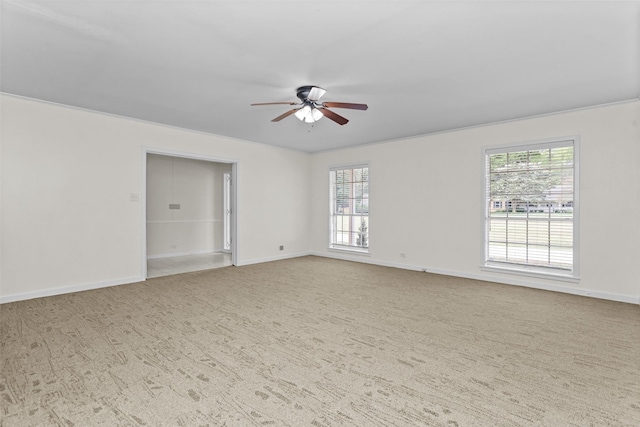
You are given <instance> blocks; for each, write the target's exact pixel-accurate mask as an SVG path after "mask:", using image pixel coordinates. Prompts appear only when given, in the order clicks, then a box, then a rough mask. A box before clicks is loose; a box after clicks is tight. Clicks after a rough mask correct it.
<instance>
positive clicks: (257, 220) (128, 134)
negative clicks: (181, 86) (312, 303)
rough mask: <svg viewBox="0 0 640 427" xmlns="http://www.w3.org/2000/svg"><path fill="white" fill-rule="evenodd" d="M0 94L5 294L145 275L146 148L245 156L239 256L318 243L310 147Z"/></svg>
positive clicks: (240, 163)
mask: <svg viewBox="0 0 640 427" xmlns="http://www.w3.org/2000/svg"><path fill="white" fill-rule="evenodd" d="M0 102H1V108H2V110H1V111H2V129H1V135H0V137H1V139H2V153H1V166H0V170H1V173H2V193H1V197H2V199H1V212H0V214H1V217H0V218H1V224H0V236H1V237H2V239H1V245H2V247H1V254H2V259H1V261H0V270H1V271H0V301H2V302H6V301H12V300H16V299H26V298H31V297H36V296H44V295H51V294H56V293H62V292H68V291H73V290H79V289H89V288H92V287H100V286H108V285H112V284H121V283H127V282H133V281H137V280H144V278H143V276H142V269H143V268H142V267H143V266H142V262H143V252H144V251H143V239H142V235H143V229H144V228H143V227H144V223H145V218H144V217H143V215H142V212H143V207H142V203H141V202H132V201H130V196H131V194H139V195H141V196H142V195H143V191H144V189H143V188H142V183H143V172H142V171H143V152H144V150H143V147H154V148H157V149H159V150H163V151H176V152H181V153H194V154H198V155H202V156H207V157H215V158H217V159H221V160H225V161H226V160H229V161H237V182H236V186H237V191H238V198H237V218H238V235H237V239H238V240H237V247H238V250H237V254H236V255H237V259H238V264H239V265H242V264H247V263H253V262H259V261H264V260H270V259H278V258H283V257H288V256H295V255H298V254H301V253H307V251H308V249H309V244H308V235H309V232H308V227H307V225H308V220H307V218H308V217H309V203H308V188H309V181H308V179H309V173H308V170H309V164H310V156H309V155H308V154H305V153H301V152H296V151H291V150H285V149H280V148H275V147H270V146H267V145H263V144H257V143H251V142H244V141H239V140H234V139H230V138H224V137H219V136H215V135H208V134H202V133H197V132H190V131H185V130H181V129H175V128H171V127H166V126H160V125H154V124H150V123H145V122H140V121H135V120H129V119H125V118H121V117H114V116H109V115H105V114H99V113H94V112H89V111H83V110H78V109H73V108H68V107H64V106H58V105H53V104H48V103H43V102H39V101H33V100H28V99H23V98H18V97H12V96H7V95H1V96H0ZM274 188H277V189H278V191H273V189H274ZM279 245H284V246H285V250H284V251H279Z"/></svg>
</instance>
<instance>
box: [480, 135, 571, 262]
mask: <svg viewBox="0 0 640 427" xmlns="http://www.w3.org/2000/svg"><path fill="white" fill-rule="evenodd" d="M485 157H486V176H485V188H486V203H485V209H486V215H485V227H486V240H485V243H486V245H485V262H486V264H487V265H500V264H502V265H506V266H512V267H518V266H520V267H524V268H527V269H530V268H534V269H537V270H542V271H556V272H560V273H562V272H565V273H567V272H572V271H573V270H574V241H575V239H574V237H575V233H576V227H575V225H576V224H575V221H574V219H575V218H576V216H575V215H576V213H577V212H576V211H574V209H576V208H577V204H576V200H575V197H574V196H575V188H576V184H577V182H576V173H575V171H576V168H575V159H576V156H575V144H574V141H573V140H567V141H554V142H549V143H541V144H532V145H530V146H517V147H512V148H496V149H490V150H486V151H485Z"/></svg>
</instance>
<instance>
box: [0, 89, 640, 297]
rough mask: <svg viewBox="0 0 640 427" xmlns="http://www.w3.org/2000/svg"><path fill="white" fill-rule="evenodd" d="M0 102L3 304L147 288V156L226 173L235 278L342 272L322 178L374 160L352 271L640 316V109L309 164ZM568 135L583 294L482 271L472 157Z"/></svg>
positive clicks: (345, 153) (260, 149) (127, 123)
mask: <svg viewBox="0 0 640 427" xmlns="http://www.w3.org/2000/svg"><path fill="white" fill-rule="evenodd" d="M0 100H1V107H2V128H1V135H0V137H1V143H2V146H1V149H2V152H1V163H0V172H1V174H2V175H1V185H2V192H1V193H0V196H1V199H0V201H1V209H0V220H1V224H0V237H1V238H0V242H1V247H0V254H1V260H0V301H2V302H6V301H12V300H16V299H26V298H31V297H35V296H44V295H50V294H56V293H62V292H68V291H72V290H75V289H78V290H79V289H88V288H91V287H100V286H108V285H112V284H121V283H127V282H133V281H136V280H143V277H142V261H143V257H142V255H143V252H144V251H143V248H144V246H143V241H142V230H144V224H145V218H144V217H143V215H142V212H143V209H142V206H141V203H140V202H132V201H130V196H131V194H143V191H144V189H143V188H142V182H143V174H142V171H143V164H144V163H143V153H144V150H143V147H152V148H156V149H158V150H160V151H174V152H179V153H193V154H197V155H200V156H206V157H215V158H217V159H219V160H222V161H230V162H233V161H237V173H238V177H237V183H236V184H237V188H238V200H237V209H238V212H237V214H238V236H237V237H238V251H237V256H238V264H239V265H243V264H249V263H254V262H261V261H268V260H272V259H279V258H284V257H290V256H296V255H302V254H306V253H314V254H318V255H323V256H335V257H342V258H349V257H346V256H344V255H342V254H338V253H336V252H331V251H329V250H327V246H328V227H329V225H328V208H327V201H328V181H327V180H328V168H329V167H330V166H332V165H336V164H344V163H349V162H362V161H370V165H371V193H370V195H371V223H370V231H371V237H370V243H371V255H370V256H368V257H358V256H352V257H351V258H352V259H356V260H359V261H364V262H373V263H377V264H382V265H393V266H400V267H405V268H414V269H422V268H426V269H428V270H430V271H435V272H441V273H447V274H455V275H459V276H462V277H475V278H480V279H486V280H494V281H499V282H506V283H513V284H521V285H527V286H534V287H539V288H545V289H555V290H561V291H565V292H573V293H578V294H583V295H592V296H596V297H602V298H610V299H617V300H622V301H628V302H635V303H640V279H639V278H640V262H639V261H640V245H639V244H638V242H639V241H640V102H633V103H627V104H619V105H612V106H607V107H600V108H592V109H587V110H582V111H576V112H570V113H563V114H555V115H549V116H546V117H539V118H531V119H525V120H520V121H514V122H509V123H504V124H496V125H490V126H484V127H478V128H473V129H467V130H461V131H456V132H449V133H443V134H439V135H431V136H422V137H416V138H412V139H406V140H402V141H395V142H389V143H384V144H376V145H369V146H364V147H358V148H353V149H346V150H339V151H331V152H325V153H320V154H315V155H308V154H305V153H301V152H295V151H290V150H284V149H279V148H274V147H270V146H266V145H262V144H256V143H251V142H245V141H239V140H234V139H230V138H224V137H219V136H214V135H207V134H201V133H197V132H190V131H185V130H180V129H175V128H170V127H166V126H160V125H154V124H150V123H144V122H139V121H135V120H129V119H125V118H120V117H113V116H108V115H104V114H99V113H93V112H87V111H82V110H78V109H73V108H67V107H63V106H57V105H52V104H47V103H42V102H38V101H32V100H26V99H22V98H17V97H11V96H6V95H2V96H1V97H0ZM568 135H579V136H580V138H581V163H580V172H581V182H580V185H581V192H580V202H581V222H580V247H579V249H578V250H579V251H580V258H581V267H580V277H581V279H580V281H579V283H567V282H560V281H554V280H542V279H533V278H525V277H521V276H514V275H508V274H496V273H493V274H492V273H488V272H484V271H481V270H480V265H481V261H482V241H483V221H482V213H483V192H482V179H483V178H482V176H483V175H482V174H483V171H482V164H483V157H482V148H483V147H485V146H490V145H497V144H505V143H511V142H524V141H533V140H540V139H546V138H554V137H560V136H568ZM274 189H277V191H276V190H274ZM613 203H620V204H621V205H622V206H624V208H621V209H612V208H611V205H612V204H613ZM398 219H400V220H398ZM279 245H284V246H285V250H284V251H279V250H278V247H279ZM400 253H405V254H406V258H400Z"/></svg>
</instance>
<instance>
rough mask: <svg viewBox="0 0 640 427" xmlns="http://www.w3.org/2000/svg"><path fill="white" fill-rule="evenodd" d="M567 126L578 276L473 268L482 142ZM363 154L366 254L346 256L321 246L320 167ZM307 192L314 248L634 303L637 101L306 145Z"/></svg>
mask: <svg viewBox="0 0 640 427" xmlns="http://www.w3.org/2000/svg"><path fill="white" fill-rule="evenodd" d="M570 135H579V136H580V139H581V154H580V155H581V158H580V203H581V219H580V247H579V251H580V263H581V265H580V272H579V274H580V281H579V283H567V282H563V281H555V280H543V279H535V278H529V277H522V276H516V275H512V274H501V273H488V272H484V271H481V270H480V265H481V263H482V256H483V252H482V248H483V227H484V225H483V212H484V211H483V202H484V200H483V196H484V195H483V147H485V146H491V145H497V144H505V143H514V142H525V141H535V140H541V139H547V138H554V137H562V136H570ZM363 161H369V162H370V179H371V184H370V197H371V200H370V209H371V211H370V233H371V234H370V245H371V247H370V252H371V254H370V256H368V257H366V256H357V255H352V256H345V255H343V254H340V253H337V252H334V251H330V250H328V249H327V248H328V229H329V222H328V213H327V208H326V203H327V200H328V198H329V195H328V170H329V167H330V166H333V165H337V164H344V163H349V162H355V163H360V162H363ZM311 193H313V194H315V195H317V197H314V199H313V200H312V205H311V212H312V217H311V227H310V228H311V230H312V236H311V251H312V252H313V253H315V254H318V255H323V256H333V257H341V258H349V259H355V260H360V261H363V262H372V263H377V264H384V265H393V266H403V267H406V268H412V269H418V270H420V269H423V268H424V269H427V270H429V271H434V272H441V273H445V274H453V275H459V276H463V277H473V278H480V279H486V280H494V281H498V282H505V283H513V284H520V285H527V286H534V287H539V288H544V289H554V290H561V291H565V292H572V293H577V294H582V295H592V296H597V297H602V298H609V299H616V300H622V301H628V302H635V303H640V244H639V243H638V242H640V102H632V103H625V104H618V105H611V106H605V107H599V108H592V109H587V110H581V111H574V112H569V113H562V114H555V115H549V116H545V117H538V118H530V119H526V120H520V121H514V122H508V123H503V124H496V125H490V126H483V127H477V128H472V129H467V130H460V131H456V132H448V133H442V134H438V135H431V136H422V137H417V138H412V139H406V140H402V141H394V142H389V143H384V144H375V145H369V146H364V147H358V148H353V149H346V150H337V151H331V152H325V153H320V154H315V155H313V162H312V177H311ZM616 204H617V205H618V206H619V207H618V208H613V207H612V206H613V205H616ZM400 253H404V254H406V258H401V257H400Z"/></svg>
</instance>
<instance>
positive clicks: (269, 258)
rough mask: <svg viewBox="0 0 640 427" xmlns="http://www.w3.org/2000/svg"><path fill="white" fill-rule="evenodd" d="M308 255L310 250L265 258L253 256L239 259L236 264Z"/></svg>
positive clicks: (257, 262) (239, 265)
mask: <svg viewBox="0 0 640 427" xmlns="http://www.w3.org/2000/svg"><path fill="white" fill-rule="evenodd" d="M308 255H312V254H311V253H310V252H297V253H294V254H287V255H280V256H272V257H266V258H254V259H248V260H242V261H240V260H239V261H238V263H237V264H236V265H237V266H238V267H241V266H243V265H251V264H260V263H263V262H271V261H281V260H283V259H289V258H300V257H303V256H308Z"/></svg>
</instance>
